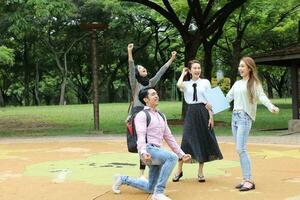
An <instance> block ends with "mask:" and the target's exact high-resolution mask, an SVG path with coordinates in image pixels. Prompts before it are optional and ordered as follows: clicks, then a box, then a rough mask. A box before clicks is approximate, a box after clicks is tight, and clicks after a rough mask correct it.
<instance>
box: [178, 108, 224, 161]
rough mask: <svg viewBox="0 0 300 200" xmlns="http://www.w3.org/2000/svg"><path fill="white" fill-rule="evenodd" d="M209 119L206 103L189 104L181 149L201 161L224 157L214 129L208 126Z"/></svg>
mask: <svg viewBox="0 0 300 200" xmlns="http://www.w3.org/2000/svg"><path fill="white" fill-rule="evenodd" d="M208 120H209V113H208V111H207V109H206V108H205V105H204V104H202V103H200V104H188V107H187V112H186V115H185V119H184V127H183V136H182V142H181V149H182V150H183V151H184V152H185V153H187V154H191V156H192V159H193V160H194V161H198V162H200V163H202V162H209V161H213V160H221V159H223V156H222V153H221V151H220V148H219V145H218V142H217V139H216V136H215V133H214V130H213V129H209V128H208Z"/></svg>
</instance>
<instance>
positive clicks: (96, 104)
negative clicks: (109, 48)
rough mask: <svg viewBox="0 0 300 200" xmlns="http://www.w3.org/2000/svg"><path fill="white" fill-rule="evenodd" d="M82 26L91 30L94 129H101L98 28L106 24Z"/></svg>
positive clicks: (104, 26)
mask: <svg viewBox="0 0 300 200" xmlns="http://www.w3.org/2000/svg"><path fill="white" fill-rule="evenodd" d="M80 28H82V29H86V30H91V31H92V35H91V59H92V66H91V68H92V77H93V82H92V86H93V108H94V130H95V131H99V128H100V123H99V119H100V115H99V95H98V70H97V47H96V46H97V45H96V43H97V30H104V29H106V28H107V26H106V25H104V24H100V23H97V22H93V23H82V24H80Z"/></svg>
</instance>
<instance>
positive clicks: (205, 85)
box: [183, 78, 211, 104]
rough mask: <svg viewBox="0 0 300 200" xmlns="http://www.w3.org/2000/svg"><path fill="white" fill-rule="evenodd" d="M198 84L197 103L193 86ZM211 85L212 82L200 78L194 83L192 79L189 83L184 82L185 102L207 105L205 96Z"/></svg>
mask: <svg viewBox="0 0 300 200" xmlns="http://www.w3.org/2000/svg"><path fill="white" fill-rule="evenodd" d="M194 83H196V84H197V87H196V89H197V99H198V100H197V101H194V100H193V95H194V87H193V84H194ZM210 88H211V85H210V82H209V81H208V80H207V79H201V78H199V79H198V80H196V81H193V80H192V79H191V80H189V81H184V82H183V93H184V100H185V102H186V103H187V104H196V103H207V100H206V98H205V96H204V93H205V92H206V90H208V89H210Z"/></svg>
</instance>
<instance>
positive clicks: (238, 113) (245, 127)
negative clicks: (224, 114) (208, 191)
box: [226, 57, 279, 191]
mask: <svg viewBox="0 0 300 200" xmlns="http://www.w3.org/2000/svg"><path fill="white" fill-rule="evenodd" d="M239 72H240V76H241V77H242V79H241V80H238V81H236V82H235V83H234V84H233V86H232V88H231V89H230V90H229V92H228V93H227V95H226V98H227V100H228V101H229V102H231V101H232V100H234V106H233V113H232V121H231V128H232V134H233V136H234V139H235V143H236V150H237V153H238V154H239V157H240V164H241V168H242V174H243V180H242V182H241V183H240V184H238V185H237V186H236V187H235V188H236V189H239V190H240V191H249V190H252V189H255V184H254V182H253V180H252V174H251V162H250V158H249V155H248V152H247V139H248V135H249V132H250V129H251V126H252V121H254V120H255V116H256V108H257V100H260V102H261V103H262V104H263V105H265V106H266V107H267V108H268V109H269V110H270V111H271V112H272V113H278V112H279V109H278V108H277V107H276V106H274V105H273V104H272V103H271V101H270V100H269V99H268V97H267V96H266V95H265V93H264V91H263V88H262V85H261V83H260V80H259V78H258V76H257V69H256V65H255V62H254V60H253V59H252V58H250V57H243V58H242V59H241V61H240V64H239Z"/></svg>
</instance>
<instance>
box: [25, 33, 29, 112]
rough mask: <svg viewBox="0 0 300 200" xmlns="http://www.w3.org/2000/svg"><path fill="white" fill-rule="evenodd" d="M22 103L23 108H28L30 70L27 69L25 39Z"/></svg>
mask: <svg viewBox="0 0 300 200" xmlns="http://www.w3.org/2000/svg"><path fill="white" fill-rule="evenodd" d="M23 56H24V62H23V65H24V103H25V106H29V104H30V100H29V79H30V77H29V76H30V69H29V62H28V45H27V40H26V38H25V41H24V55H23Z"/></svg>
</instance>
